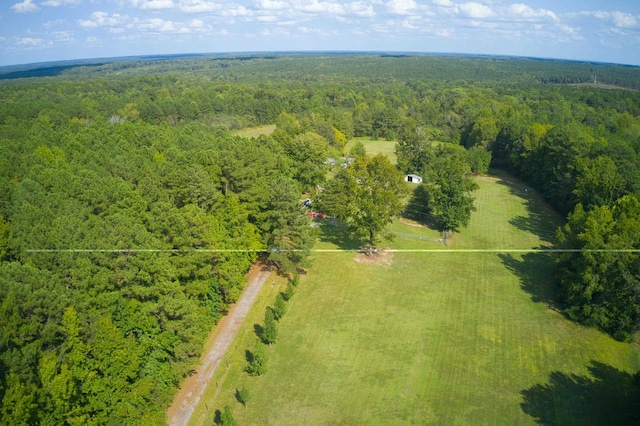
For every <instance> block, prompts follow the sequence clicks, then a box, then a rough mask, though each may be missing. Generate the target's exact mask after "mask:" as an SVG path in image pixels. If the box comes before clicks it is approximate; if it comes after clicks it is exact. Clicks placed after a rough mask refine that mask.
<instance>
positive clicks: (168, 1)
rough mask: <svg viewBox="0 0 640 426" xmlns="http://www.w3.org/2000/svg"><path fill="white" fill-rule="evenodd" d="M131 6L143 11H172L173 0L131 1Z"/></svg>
mask: <svg viewBox="0 0 640 426" xmlns="http://www.w3.org/2000/svg"><path fill="white" fill-rule="evenodd" d="M131 6H133V7H135V8H138V9H142V10H153V9H171V8H173V7H174V6H175V5H174V4H173V0H131Z"/></svg>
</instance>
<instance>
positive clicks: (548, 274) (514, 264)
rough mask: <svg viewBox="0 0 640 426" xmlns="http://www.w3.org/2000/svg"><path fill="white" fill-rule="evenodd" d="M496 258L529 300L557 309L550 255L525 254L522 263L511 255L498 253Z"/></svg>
mask: <svg viewBox="0 0 640 426" xmlns="http://www.w3.org/2000/svg"><path fill="white" fill-rule="evenodd" d="M498 257H499V258H500V260H502V263H503V264H504V266H506V268H507V269H508V270H509V271H511V272H512V273H513V274H514V275H516V276H517V277H518V278H519V279H520V287H521V288H522V289H523V290H524V291H526V292H527V293H529V294H530V295H531V300H533V301H534V302H536V303H539V302H543V303H546V304H547V306H548V307H549V308H551V309H558V308H559V302H558V299H557V294H556V291H555V288H554V284H553V277H552V275H553V269H554V260H553V256H552V253H540V252H531V253H526V254H524V255H523V256H522V261H520V260H518V259H516V258H515V257H514V256H513V255H512V254H511V253H499V254H498Z"/></svg>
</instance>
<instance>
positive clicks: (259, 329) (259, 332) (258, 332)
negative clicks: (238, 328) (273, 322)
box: [253, 324, 264, 340]
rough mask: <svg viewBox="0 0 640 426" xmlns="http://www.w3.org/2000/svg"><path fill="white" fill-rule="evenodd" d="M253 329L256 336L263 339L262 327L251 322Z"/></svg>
mask: <svg viewBox="0 0 640 426" xmlns="http://www.w3.org/2000/svg"><path fill="white" fill-rule="evenodd" d="M253 331H254V332H255V333H256V336H258V339H260V340H262V339H263V336H264V327H262V326H261V325H260V324H253Z"/></svg>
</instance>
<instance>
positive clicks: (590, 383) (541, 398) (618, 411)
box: [520, 361, 640, 426]
mask: <svg viewBox="0 0 640 426" xmlns="http://www.w3.org/2000/svg"><path fill="white" fill-rule="evenodd" d="M589 373H590V376H591V377H589V376H578V375H576V374H565V373H562V372H560V371H554V372H552V373H551V374H550V375H549V383H546V384H537V385H535V386H532V387H531V388H529V389H525V390H523V391H521V392H520V393H521V394H522V397H523V401H522V403H521V404H520V407H521V408H522V411H524V412H525V413H526V414H528V415H529V416H531V417H533V418H534V420H535V421H536V423H538V424H541V425H547V426H556V425H557V426H566V425H580V426H583V425H637V424H640V411H639V410H638V404H637V402H638V400H639V398H640V392H639V390H640V388H639V387H638V380H637V376H634V375H631V374H629V373H626V372H624V371H620V370H618V369H616V368H614V367H611V366H609V365H606V364H603V363H600V362H597V361H591V365H590V366H589Z"/></svg>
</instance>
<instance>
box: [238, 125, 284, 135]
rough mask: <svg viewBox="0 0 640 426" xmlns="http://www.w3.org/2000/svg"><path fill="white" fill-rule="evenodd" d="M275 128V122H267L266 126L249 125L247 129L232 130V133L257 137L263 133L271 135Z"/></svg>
mask: <svg viewBox="0 0 640 426" xmlns="http://www.w3.org/2000/svg"><path fill="white" fill-rule="evenodd" d="M275 129H276V125H275V124H266V125H264V126H257V127H247V128H246V129H241V130H236V131H235V132H231V134H232V135H234V136H242V137H244V138H257V137H258V136H261V135H270V134H271V133H273V131H274V130H275Z"/></svg>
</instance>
